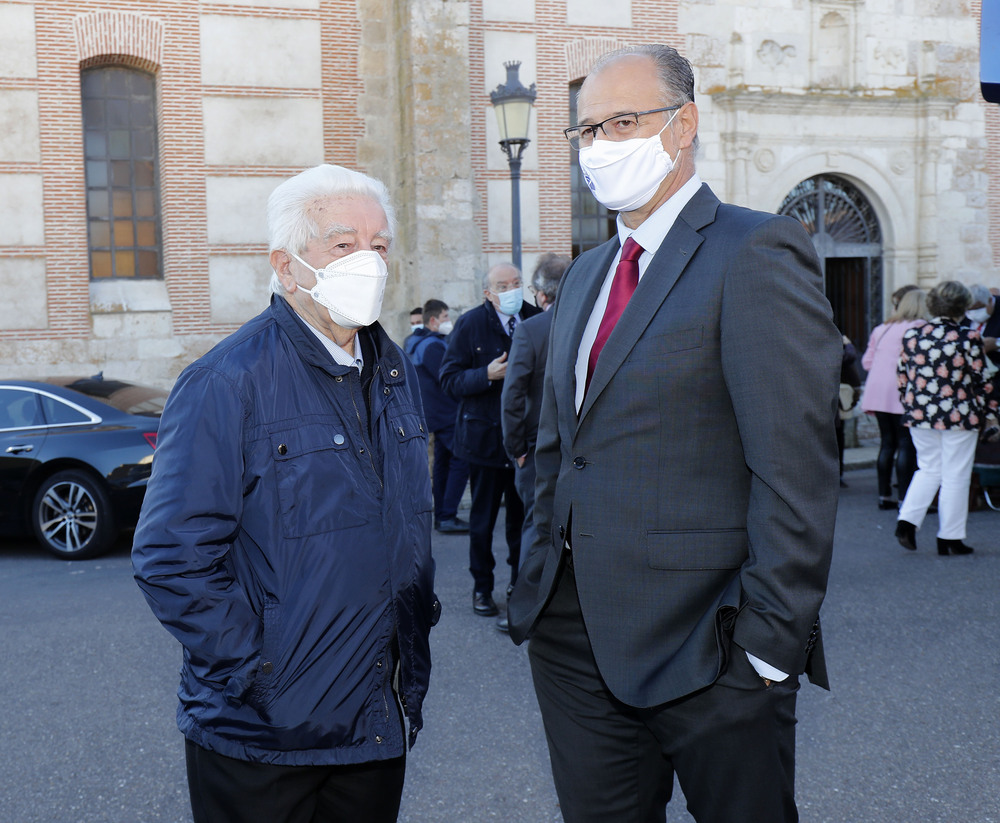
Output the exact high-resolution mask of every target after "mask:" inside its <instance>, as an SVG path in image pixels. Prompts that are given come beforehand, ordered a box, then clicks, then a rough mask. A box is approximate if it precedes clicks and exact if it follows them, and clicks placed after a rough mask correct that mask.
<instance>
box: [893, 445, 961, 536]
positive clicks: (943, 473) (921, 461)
mask: <svg viewBox="0 0 1000 823" xmlns="http://www.w3.org/2000/svg"><path fill="white" fill-rule="evenodd" d="M910 435H911V436H912V437H913V445H914V446H916V447H917V472H916V474H914V475H913V480H911V481H910V487H909V488H908V489H907V490H906V498H905V499H904V500H903V505H902V506H900V508H899V519H900V520H905V521H907V522H908V523H912V524H913V525H914V526H916V527H917V528H920V524H921V523H923V522H924V516H925V515H926V514H927V507H928V506H930V504H931V503H932V502H933V501H934V495H935V494H936V493H937V490H938V488H940V489H941V494H940V496H939V497H938V533H937V536H938V537H940V538H941V539H942V540H964V539H965V521H966V519H967V518H968V516H969V484H970V483H971V482H972V462H973V460H974V459H975V456H976V443H977V442H978V440H979V432H974V431H971V432H970V431H962V430H961V429H946V430H944V431H941V430H938V429H919V428H917V427H916V426H913V427H911V428H910Z"/></svg>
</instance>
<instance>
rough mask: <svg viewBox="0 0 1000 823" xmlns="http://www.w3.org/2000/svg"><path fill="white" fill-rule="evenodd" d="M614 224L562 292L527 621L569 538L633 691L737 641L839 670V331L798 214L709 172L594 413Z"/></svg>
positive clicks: (708, 664)
mask: <svg viewBox="0 0 1000 823" xmlns="http://www.w3.org/2000/svg"><path fill="white" fill-rule="evenodd" d="M617 249H618V239H617V238H613V239H612V240H610V241H608V242H607V243H605V244H604V245H602V246H600V247H598V248H596V249H593V250H591V251H589V252H586V253H584V254H583V255H581V256H580V257H579V258H577V260H576V261H575V262H574V264H573V265H572V266H571V268H570V269H569V270H568V271H567V273H566V275H565V276H564V280H563V282H562V284H561V287H560V289H559V296H558V299H557V302H556V306H555V307H554V308H553V309H552V311H553V312H554V315H553V328H552V333H551V336H550V344H549V345H550V348H549V358H548V364H547V366H546V376H545V389H544V396H543V401H542V413H541V419H540V424H539V431H538V442H537V446H536V452H535V460H536V467H537V471H538V480H537V484H536V487H535V494H536V501H535V506H536V508H535V523H536V526H537V528H538V537H537V539H536V540H535V542H534V544H533V545H532V547H531V549H530V554H529V555H528V556H527V557H526V559H525V560H524V563H523V566H522V568H521V571H520V574H519V577H518V583H517V587H516V588H515V591H514V594H513V597H512V600H511V603H510V609H509V615H510V625H511V635H512V637H513V638H514V640H515V642H521V641H523V639H524V638H525V637H526V636H527V635H528V634H529V633H530V631H531V629H532V627H533V626H534V624H535V622H536V621H537V620H538V618H539V615H540V613H541V612H542V610H543V608H544V606H545V603H546V602H547V600H548V598H549V596H550V594H551V592H552V590H553V587H554V583H555V581H556V572H557V570H558V567H559V565H560V562H561V560H562V558H561V554H562V547H563V544H564V542H565V541H566V540H569V541H570V543H571V545H572V552H573V559H574V569H575V574H576V584H577V588H578V592H579V598H580V606H581V608H582V611H583V616H584V621H585V623H586V627H587V631H588V634H589V636H590V640H591V644H592V646H593V650H594V656H595V658H596V660H597V665H598V667H599V669H600V671H601V674H602V676H603V677H604V679H605V681H606V682H607V684H608V686H609V688H610V689H611V691H612V693H613V694H614V695H615V697H617V698H618V699H620V700H622V701H624V702H625V703H627V704H629V705H632V706H652V705H657V704H660V703H664V702H666V701H669V700H673V699H676V698H678V697H681V696H683V695H686V694H690V693H691V692H693V691H696V690H698V689H701V688H703V687H705V686H708V685H709V684H711V683H712V682H714V680H715V679H716V678H717V676H718V675H719V673H720V672H721V670H722V668H723V667H724V665H725V661H726V657H727V655H728V654H729V653H730V650H731V646H730V644H731V643H735V644H738V646H739V647H742V649H745V650H747V651H749V652H751V653H752V654H754V655H756V656H757V657H759V658H761V659H762V660H765V661H766V662H768V663H770V664H771V665H773V666H776V667H777V668H779V669H781V670H782V671H785V672H790V673H792V674H798V673H800V672H803V671H805V670H807V667H808V666H809V663H810V657H812V661H811V663H812V667H811V668H812V674H813V675H814V678H813V679H814V680H815V681H817V682H819V683H820V684H821V685H825V670H824V669H823V666H822V659H821V658H822V654H821V650H820V649H819V648H817V638H818V625H817V621H818V615H819V608H820V604H821V603H822V601H823V596H824V594H825V591H826V581H827V575H828V572H829V566H830V558H831V550H832V543H833V528H834V519H835V516H836V509H837V494H838V466H837V447H836V441H835V436H834V425H833V421H834V416H835V402H836V396H837V389H838V385H839V375H840V359H841V350H842V344H841V337H840V334H839V333H838V331H837V329H836V327H835V326H834V325H833V322H832V320H831V310H830V305H829V303H828V302H827V300H826V298H825V297H824V296H823V292H822V290H821V276H820V271H819V261H818V260H817V257H816V254H815V252H814V250H813V247H812V244H811V242H810V239H809V237H808V235H807V234H806V232H805V230H804V229H803V228H802V226H801V225H800V224H799V223H798V222H797V221H795V220H793V219H791V218H787V217H778V216H775V215H773V214H765V213H762V212H755V211H750V210H748V209H743V208H738V207H736V206H731V205H726V204H722V203H720V201H719V200H718V198H716V197H715V195H714V194H713V193H712V192H711V190H710V189H709V188H708V186H704V185H703V186H702V187H701V189H700V190H699V191H698V192H697V193H696V194H695V196H694V197H693V198H692V200H691V201H690V202H689V203H688V204H687V205H686V206H685V207H684V209H683V211H682V212H681V213H680V215H679V217H678V218H677V220H676V221H675V223H674V225H673V227H672V228H671V230H670V231H669V233H668V234H667V236H666V238H665V240H664V242H663V244H662V245H661V246H660V248H659V250H658V251H657V253H656V255H655V257H654V258H653V260H652V262H651V263H650V265H649V268H648V269H647V270H646V272H645V273H644V275H643V277H642V280H641V281H640V283H639V286H638V288H637V289H636V292H635V294H634V295H633V297H632V299H631V300H630V301H629V303H628V306H627V307H626V309H625V311H624V313H623V314H622V316H621V319H620V320H619V322H618V324H617V326H616V327H615V329H614V331H613V332H612V334H611V336H610V337H609V339H608V341H607V344H606V345H605V347H604V350H603V351H602V353H601V357H600V360H599V361H598V363H597V367H596V369H595V372H594V376H593V380H592V383H591V386H590V389H589V391H588V392H587V396H586V398H585V399H584V403H583V406H582V408H581V410H580V413H579V415H578V414H577V411H576V408H575V403H574V393H575V390H576V379H575V374H574V367H575V363H576V358H577V352H578V350H579V348H580V339H581V337H582V334H583V330H584V327H585V326H586V324H587V320H588V318H589V317H590V314H591V311H592V309H593V306H594V302H595V299H596V297H597V293H598V291H599V290H600V287H601V283H602V282H603V280H604V278H605V275H606V273H607V271H608V267H609V266H610V264H611V261H612V260H613V259H614V256H615V253H616V251H617Z"/></svg>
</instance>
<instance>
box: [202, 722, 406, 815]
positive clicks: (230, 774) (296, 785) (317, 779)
mask: <svg viewBox="0 0 1000 823" xmlns="http://www.w3.org/2000/svg"><path fill="white" fill-rule="evenodd" d="M186 754H187V773H188V790H189V792H190V794H191V811H192V812H193V814H194V822H195V823H357V821H360V820H364V821H366V823H395V821H396V818H397V817H398V816H399V801H400V798H401V797H402V794H403V777H404V774H405V771H406V757H405V756H404V757H397V758H395V759H394V760H379V761H375V762H372V763H359V764H356V765H349V766H275V765H271V764H268V763H248V762H246V761H244V760H234V759H233V758H231V757H225V756H224V755H221V754H217V753H216V752H210V751H208V750H207V749H203V748H201V746H197V745H195V744H194V743H192V742H191V741H190V740H188V741H186Z"/></svg>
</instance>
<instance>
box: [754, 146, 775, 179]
mask: <svg viewBox="0 0 1000 823" xmlns="http://www.w3.org/2000/svg"><path fill="white" fill-rule="evenodd" d="M753 164H754V165H755V166H756V167H757V171H762V172H764V174H767V173H768V172H769V171H774V165H775V159H774V152H773V151H771V150H770V149H758V150H757V153H756V154H754V156H753Z"/></svg>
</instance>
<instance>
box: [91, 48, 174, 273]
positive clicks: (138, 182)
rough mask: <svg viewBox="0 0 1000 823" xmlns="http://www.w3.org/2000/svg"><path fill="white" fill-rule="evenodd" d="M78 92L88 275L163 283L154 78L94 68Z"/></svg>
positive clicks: (118, 69)
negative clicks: (160, 278)
mask: <svg viewBox="0 0 1000 823" xmlns="http://www.w3.org/2000/svg"><path fill="white" fill-rule="evenodd" d="M80 88H81V94H82V98H83V100H82V105H83V130H84V132H83V134H84V140H83V143H84V157H85V161H86V181H87V238H88V244H89V249H90V276H91V278H93V279H105V278H111V277H129V278H136V277H144V278H150V277H162V276H163V267H162V265H161V259H160V257H161V255H160V202H159V201H160V197H159V173H158V167H157V154H156V98H155V82H154V79H153V76H152V75H151V74H147V73H146V72H143V71H138V70H136V69H131V68H126V67H124V66H101V67H98V68H91V69H85V70H84V71H83V72H82V73H81V76H80Z"/></svg>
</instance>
